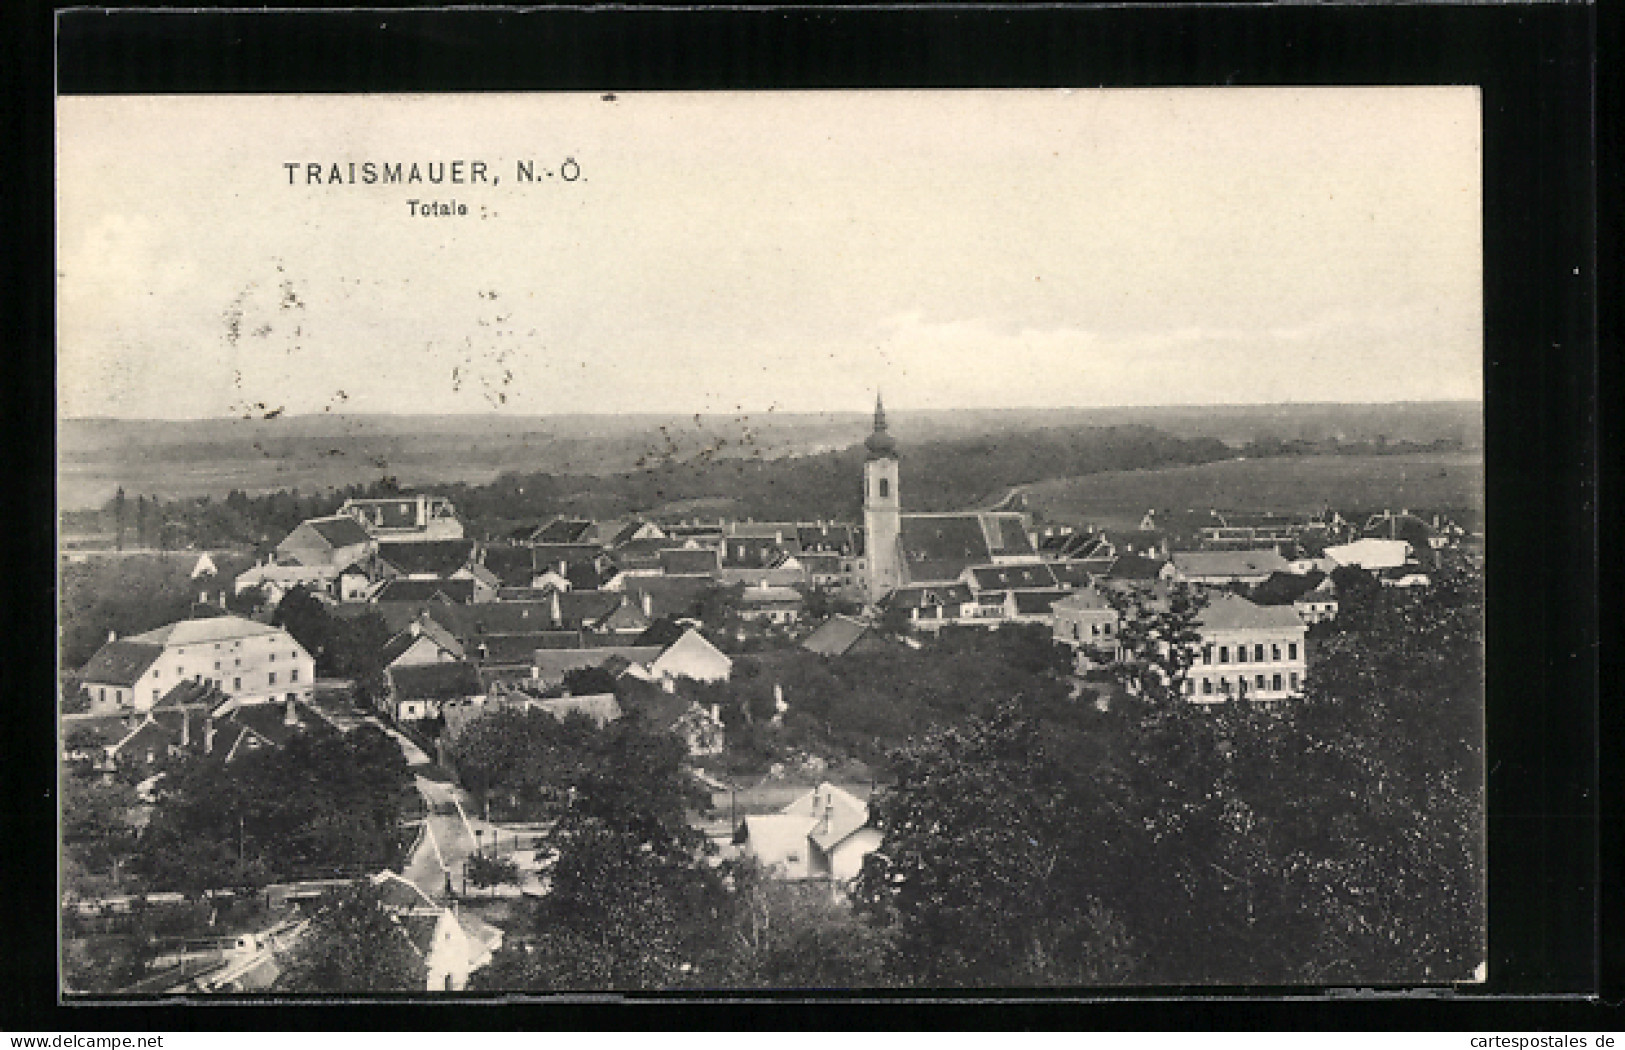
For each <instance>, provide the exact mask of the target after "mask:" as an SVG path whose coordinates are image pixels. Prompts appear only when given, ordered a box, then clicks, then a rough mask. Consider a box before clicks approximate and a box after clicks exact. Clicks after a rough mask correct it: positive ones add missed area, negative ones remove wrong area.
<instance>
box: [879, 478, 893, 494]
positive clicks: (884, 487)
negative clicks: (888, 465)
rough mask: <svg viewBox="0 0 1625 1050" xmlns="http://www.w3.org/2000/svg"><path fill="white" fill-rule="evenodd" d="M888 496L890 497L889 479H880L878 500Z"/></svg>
mask: <svg viewBox="0 0 1625 1050" xmlns="http://www.w3.org/2000/svg"><path fill="white" fill-rule="evenodd" d="M890 495H891V480H890V479H889V478H881V479H880V498H881V499H885V498H887V497H888V496H890Z"/></svg>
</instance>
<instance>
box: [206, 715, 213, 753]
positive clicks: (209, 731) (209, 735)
mask: <svg viewBox="0 0 1625 1050" xmlns="http://www.w3.org/2000/svg"><path fill="white" fill-rule="evenodd" d="M203 753H204V754H205V755H211V754H213V753H214V719H213V718H210V719H208V720H207V721H205V722H204V723H203Z"/></svg>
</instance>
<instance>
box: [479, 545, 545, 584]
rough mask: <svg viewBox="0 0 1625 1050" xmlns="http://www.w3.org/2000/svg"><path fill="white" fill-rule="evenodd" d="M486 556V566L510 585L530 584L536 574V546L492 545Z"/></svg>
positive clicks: (487, 549) (488, 548)
mask: <svg viewBox="0 0 1625 1050" xmlns="http://www.w3.org/2000/svg"><path fill="white" fill-rule="evenodd" d="M484 557H485V567H486V568H487V569H489V570H491V571H492V572H494V573H496V575H497V577H498V578H499V579H500V580H501V581H502V582H503V583H504V584H506V585H508V586H510V587H525V586H529V584H530V581H531V579H532V578H533V577H534V576H535V575H536V551H535V548H532V547H508V546H490V547H486V548H485V555H484Z"/></svg>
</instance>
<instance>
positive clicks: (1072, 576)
mask: <svg viewBox="0 0 1625 1050" xmlns="http://www.w3.org/2000/svg"><path fill="white" fill-rule="evenodd" d="M1049 571H1050V572H1052V573H1054V574H1055V582H1056V583H1058V584H1060V585H1061V586H1063V587H1087V586H1088V585H1089V581H1090V580H1091V579H1092V578H1093V576H1092V574H1091V573H1090V571H1089V566H1087V565H1085V564H1084V563H1083V562H1081V561H1056V562H1050V566H1049Z"/></svg>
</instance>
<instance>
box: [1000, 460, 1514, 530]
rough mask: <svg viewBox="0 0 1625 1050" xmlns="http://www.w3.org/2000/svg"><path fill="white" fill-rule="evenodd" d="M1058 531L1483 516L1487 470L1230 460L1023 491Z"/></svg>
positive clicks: (1448, 463) (1471, 463)
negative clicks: (1318, 518) (1335, 517)
mask: <svg viewBox="0 0 1625 1050" xmlns="http://www.w3.org/2000/svg"><path fill="white" fill-rule="evenodd" d="M1025 492H1026V494H1027V503H1028V506H1029V508H1031V509H1032V510H1033V511H1035V512H1039V513H1041V514H1042V515H1043V517H1044V518H1045V519H1047V520H1050V521H1056V522H1074V523H1086V524H1093V525H1098V526H1101V527H1103V528H1118V529H1125V528H1133V527H1135V525H1137V524H1138V522H1139V521H1140V518H1141V516H1142V515H1144V514H1145V512H1146V510H1147V509H1149V508H1153V507H1155V508H1170V509H1177V510H1208V509H1212V508H1217V509H1219V510H1249V511H1260V512H1262V511H1274V512H1277V513H1284V514H1285V513H1309V512H1312V511H1316V510H1319V509H1320V508H1322V507H1324V506H1326V505H1328V504H1330V505H1331V506H1332V507H1335V508H1340V509H1350V508H1354V509H1365V510H1372V509H1382V508H1390V509H1393V510H1396V511H1397V510H1400V509H1402V508H1427V509H1433V508H1439V509H1444V508H1461V509H1467V508H1479V507H1482V506H1483V502H1484V460H1483V457H1482V456H1481V455H1479V454H1477V453H1473V452H1414V453H1404V454H1399V455H1392V456H1282V457H1276V458H1270V459H1252V460H1249V459H1232V460H1221V461H1219V462H1216V463H1203V464H1199V465H1197V466H1182V467H1166V468H1162V469H1159V470H1121V471H1109V472H1106V473H1101V474H1090V475H1087V476H1085V477H1076V478H1052V479H1050V480H1048V481H1040V482H1037V483H1036V484H1033V485H1028V486H1026V487H1025Z"/></svg>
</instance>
